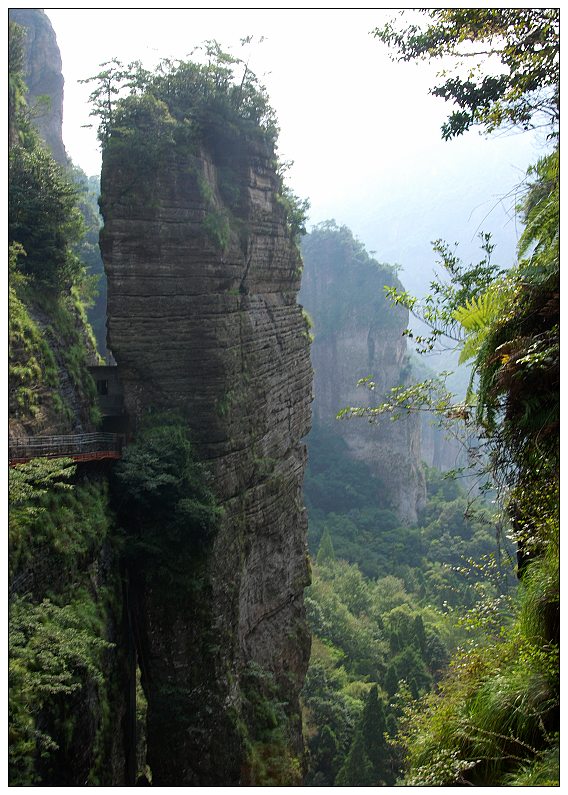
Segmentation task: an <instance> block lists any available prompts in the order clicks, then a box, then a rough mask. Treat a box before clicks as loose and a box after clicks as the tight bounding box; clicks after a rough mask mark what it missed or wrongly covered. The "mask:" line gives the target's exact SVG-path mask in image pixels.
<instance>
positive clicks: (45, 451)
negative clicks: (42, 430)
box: [8, 433, 124, 463]
mask: <svg viewBox="0 0 568 795" xmlns="http://www.w3.org/2000/svg"><path fill="white" fill-rule="evenodd" d="M123 439H124V437H123V436H121V435H120V434H117V433H79V434H73V435H69V436H29V437H20V438H19V439H17V440H14V441H10V442H9V444H8V457H9V460H10V463H21V462H23V461H29V460H30V458H64V457H69V458H75V459H77V460H89V459H97V458H104V457H107V458H120V455H121V453H122V444H123Z"/></svg>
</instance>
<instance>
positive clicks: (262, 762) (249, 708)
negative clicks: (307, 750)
mask: <svg viewBox="0 0 568 795" xmlns="http://www.w3.org/2000/svg"><path fill="white" fill-rule="evenodd" d="M241 693H242V696H243V714H244V715H245V716H246V724H247V726H248V727H250V728H249V730H248V733H247V736H246V737H245V745H246V748H247V756H248V760H247V762H246V763H245V767H244V770H243V773H244V781H243V784H245V785H248V786H252V787H260V786H262V787H268V786H272V787H278V786H299V785H300V784H301V769H300V760H299V759H298V758H297V757H295V756H293V755H292V753H291V751H290V744H289V741H288V737H287V726H288V716H287V714H286V710H285V707H286V705H285V704H283V703H281V702H279V701H278V687H277V685H276V682H275V681H274V676H273V675H272V674H271V673H270V672H269V671H267V670H265V669H263V668H262V667H261V666H259V665H257V664H256V663H252V662H250V663H249V664H248V665H247V667H246V668H245V670H244V671H243V673H242V675H241Z"/></svg>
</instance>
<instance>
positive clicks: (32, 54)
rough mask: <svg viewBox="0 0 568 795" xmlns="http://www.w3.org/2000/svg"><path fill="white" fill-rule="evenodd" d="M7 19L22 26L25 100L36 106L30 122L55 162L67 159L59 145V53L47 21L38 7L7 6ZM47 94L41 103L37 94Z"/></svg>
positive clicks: (61, 110) (63, 161) (60, 79)
mask: <svg viewBox="0 0 568 795" xmlns="http://www.w3.org/2000/svg"><path fill="white" fill-rule="evenodd" d="M9 15H10V20H11V21H12V22H16V23H17V24H18V25H21V26H22V27H24V28H25V30H26V39H25V55H24V57H25V65H24V78H25V81H26V85H27V87H28V93H27V97H26V99H27V102H28V105H29V107H30V108H33V107H34V105H35V106H36V113H34V124H35V126H36V127H37V129H38V131H39V134H40V135H41V137H42V138H43V140H44V141H45V142H46V143H47V145H48V146H49V148H50V150H51V153H52V155H53V157H54V159H55V160H57V162H58V163H61V164H65V163H67V162H68V158H67V153H66V151H65V147H64V145H63V138H62V134H61V129H62V125H63V82H64V81H63V74H62V71H61V53H60V52H59V47H58V45H57V39H56V36H55V32H54V30H53V27H52V26H51V22H50V21H49V19H48V17H47V16H46V15H45V13H44V12H43V11H42V10H41V9H38V8H11V9H10V12H9ZM44 96H47V97H48V104H47V106H45V107H43V106H42V107H41V108H40V106H38V105H37V104H36V103H37V100H38V98H39V97H44Z"/></svg>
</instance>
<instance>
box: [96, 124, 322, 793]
mask: <svg viewBox="0 0 568 795" xmlns="http://www.w3.org/2000/svg"><path fill="white" fill-rule="evenodd" d="M228 174H229V181H230V184H229V185H228V184H227V179H228V177H227V175H228ZM277 192H278V179H277V177H276V174H275V172H274V168H273V166H272V165H271V152H270V151H269V150H268V148H267V147H266V145H263V144H262V143H260V142H258V141H256V142H253V141H252V140H250V139H247V138H246V137H244V136H241V137H240V138H238V139H236V140H235V141H234V142H233V145H232V146H231V147H227V146H226V145H225V146H224V147H222V148H215V147H214V146H212V145H210V146H208V147H207V148H206V147H205V146H201V147H199V148H198V150H194V152H193V154H190V153H189V152H188V151H187V150H183V149H182V148H179V147H177V148H176V146H175V145H173V144H172V145H171V146H169V147H167V148H166V150H165V151H163V152H162V155H161V158H160V163H159V165H156V166H155V168H152V167H149V168H146V169H145V170H144V171H143V170H142V164H140V163H136V162H132V163H131V165H130V166H129V165H128V163H126V162H125V161H124V159H121V157H120V155H116V156H113V153H112V151H110V153H109V152H107V154H106V155H105V157H104V159H103V171H102V212H103V216H104V222H105V223H104V229H103V230H102V233H101V250H102V253H103V259H104V263H105V269H106V272H107V276H108V342H109V347H110V348H111V350H112V352H113V355H114V357H115V358H116V361H117V363H118V366H119V368H120V373H121V381H122V383H123V386H124V393H125V402H126V405H127V409H128V411H129V413H130V417H131V421H134V423H136V421H137V419H138V418H140V417H141V416H142V415H143V414H144V412H147V411H148V410H160V409H162V410H163V409H168V410H170V409H174V410H177V411H178V412H179V413H181V414H182V415H183V417H185V419H186V422H187V425H188V427H189V428H190V431H191V435H192V438H193V439H194V441H195V443H196V445H197V448H198V450H199V456H200V459H201V461H202V462H205V463H206V464H207V466H208V467H209V469H210V471H211V473H212V476H213V480H212V483H213V487H214V490H215V493H216V495H217V499H218V501H219V504H220V505H221V506H222V508H223V511H224V515H223V518H222V520H221V523H220V528H219V530H218V532H217V534H216V536H215V538H214V540H213V542H212V544H211V546H210V548H209V549H207V550H204V554H205V557H204V559H203V561H202V564H201V570H200V577H201V581H202V588H201V592H200V593H197V594H196V595H195V596H194V597H193V598H192V599H190V601H189V602H188V603H186V604H185V605H181V604H176V603H175V602H170V603H169V605H168V606H165V602H164V595H163V594H159V593H156V592H155V591H154V590H153V589H152V588H151V587H150V586H149V585H148V579H147V578H146V577H145V574H144V564H143V563H142V564H141V565H140V567H139V569H138V571H137V572H134V573H133V579H134V580H135V590H136V595H135V601H136V613H137V616H138V621H139V624H140V626H139V634H140V649H141V655H142V657H143V659H142V660H141V668H142V675H143V684H144V687H145V689H146V694H147V697H148V760H149V763H150V766H151V768H152V773H153V782H154V784H162V785H168V784H169V785H178V786H179V785H181V784H186V785H196V784H202V785H206V784H207V785H212V784H220V785H229V784H236V783H239V782H241V783H251V775H252V774H251V771H250V770H249V769H248V767H247V766H248V765H249V763H250V753H249V754H247V753H245V749H244V747H243V742H244V740H243V736H244V735H243V730H242V724H243V723H244V724H245V727H246V731H245V733H247V732H248V736H249V740H250V739H251V738H252V741H254V739H255V726H254V725H253V724H254V719H252V718H250V710H249V713H247V708H246V701H247V695H246V693H245V690H246V689H247V688H249V685H250V682H251V672H252V674H253V675H254V673H255V672H256V673H258V672H259V671H262V672H264V673H263V676H264V675H266V676H268V677H269V678H270V679H271V681H272V683H273V687H274V688H275V690H274V691H273V692H274V695H275V697H277V700H278V701H280V702H286V707H285V711H286V713H287V728H286V733H287V740H286V744H287V746H288V748H289V749H291V753H292V754H294V755H299V754H300V753H301V749H302V738H301V725H300V717H299V706H298V693H299V690H300V688H301V685H302V682H303V678H304V674H305V671H306V668H307V663H308V658H309V646H310V643H309V635H308V632H307V628H306V625H305V622H304V606H303V589H304V587H305V586H306V585H307V584H308V581H309V571H308V561H307V553H306V542H305V537H306V518H305V512H304V509H303V507H302V506H303V503H302V479H303V471H304V464H305V456H306V453H305V447H304V445H303V444H302V443H301V438H302V437H303V436H304V435H305V434H306V433H307V432H308V430H309V424H310V400H311V379H312V370H311V366H310V361H309V350H308V349H309V342H308V334H307V330H306V325H305V321H304V319H303V317H302V314H301V310H300V307H299V306H298V305H297V303H296V294H297V291H298V288H299V278H300V258H299V253H298V251H297V248H296V246H295V244H294V243H293V241H292V240H291V238H290V233H289V232H288V231H287V230H286V225H285V213H284V209H283V207H282V205H281V203H280V202H279V200H278V196H277ZM166 601H167V600H166ZM253 678H254V676H253ZM164 683H169V686H170V693H174V694H175V696H173V697H172V696H170V700H168V697H167V696H164V687H163V685H164ZM247 683H248V684H247ZM249 700H250V699H249ZM172 710H175V711H178V712H179V713H180V715H182V716H183V721H184V729H183V731H180V730H179V726H176V724H175V721H172V718H171V716H172ZM239 726H240V728H239ZM249 750H250V749H249ZM265 750H266V749H265ZM247 759H248V760H249V761H248V762H247ZM253 778H254V776H253ZM288 783H291V782H288Z"/></svg>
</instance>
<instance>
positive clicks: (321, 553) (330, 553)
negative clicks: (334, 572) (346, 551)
mask: <svg viewBox="0 0 568 795" xmlns="http://www.w3.org/2000/svg"><path fill="white" fill-rule="evenodd" d="M316 561H317V564H318V566H322V565H324V566H325V565H326V564H328V563H334V562H335V552H334V550H333V541H332V540H331V535H330V532H329V528H328V527H326V528H324V531H323V535H322V537H321V541H320V545H319V549H318V554H317V557H316Z"/></svg>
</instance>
